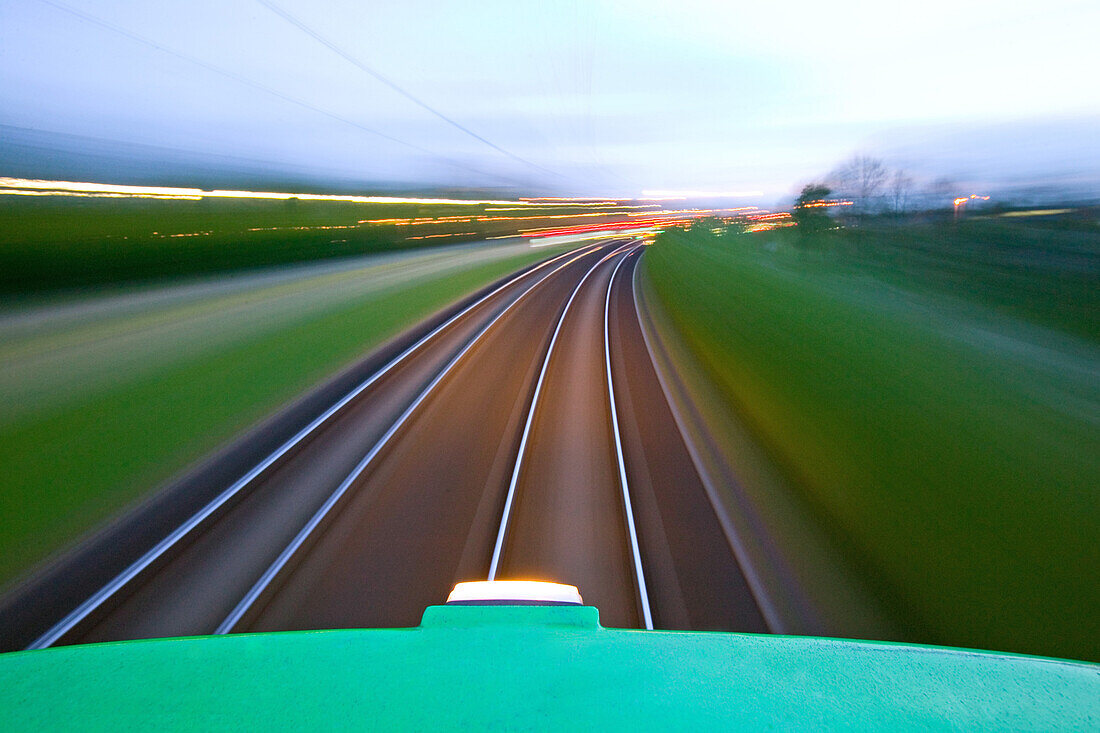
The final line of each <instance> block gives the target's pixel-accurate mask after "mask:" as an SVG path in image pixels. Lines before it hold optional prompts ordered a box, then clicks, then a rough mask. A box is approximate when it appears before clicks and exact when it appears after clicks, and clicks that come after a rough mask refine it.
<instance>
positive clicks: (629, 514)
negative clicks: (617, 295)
mask: <svg viewBox="0 0 1100 733" xmlns="http://www.w3.org/2000/svg"><path fill="white" fill-rule="evenodd" d="M631 251H633V250H631ZM628 257H630V253H629V252H628V253H627V255H626V257H623V258H622V259H621V260H619V261H618V262H616V263H615V269H614V270H612V271H611V279H610V280H608V281H607V297H606V298H605V299H604V304H603V355H604V364H605V365H606V367H607V395H608V397H609V399H610V403H611V432H612V433H613V434H614V436H615V457H616V458H617V459H618V463H619V485H620V486H621V487H622V491H623V508H624V509H625V510H626V528H627V533H628V534H629V536H630V553H631V556H632V557H633V559H634V577H635V580H636V582H637V588H638V600H639V602H640V603H641V606H642V619H643V621H645V627H646V628H647V629H649V630H652V629H653V614H652V613H651V612H650V609H649V593H648V592H647V591H646V584H645V574H644V573H643V572H642V553H641V551H640V550H639V549H638V532H637V529H636V528H635V526H634V509H633V507H632V506H631V503H630V488H629V484H628V483H627V480H626V461H625V460H624V459H623V441H622V437H621V436H620V435H619V415H618V410H617V409H616V407H615V385H614V383H613V381H612V379H611V335H610V333H611V331H610V328H609V323H610V320H611V288H612V287H613V286H614V285H615V275H617V274H618V272H619V268H620V267H622V265H623V263H624V262H626V260H627V258H628Z"/></svg>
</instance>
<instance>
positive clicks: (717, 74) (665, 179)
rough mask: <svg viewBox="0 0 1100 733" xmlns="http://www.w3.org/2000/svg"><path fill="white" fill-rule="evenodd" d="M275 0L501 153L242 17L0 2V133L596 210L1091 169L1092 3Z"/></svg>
mask: <svg viewBox="0 0 1100 733" xmlns="http://www.w3.org/2000/svg"><path fill="white" fill-rule="evenodd" d="M275 5H276V7H278V8H282V9H283V10H285V11H286V12H287V13H289V14H290V15H292V16H293V17H295V18H296V19H298V20H299V21H301V23H303V24H305V25H306V26H307V27H308V28H310V29H311V30H313V31H315V32H316V33H317V34H319V35H320V36H322V37H323V38H324V39H325V40H326V41H328V42H330V43H331V44H333V45H334V46H336V47H337V48H338V49H339V50H340V51H343V52H344V53H346V54H348V55H350V56H352V57H354V58H355V59H356V60H358V61H359V62H360V63H361V64H363V65H365V66H367V67H369V68H370V69H372V70H373V71H375V72H376V73H377V74H379V75H382V76H384V77H385V78H386V79H388V80H389V81H391V82H393V84H395V85H397V86H399V87H401V88H402V89H404V90H405V91H407V92H408V93H409V94H411V95H412V96H414V97H416V98H418V99H420V100H421V101H422V102H424V103H425V104H427V105H428V106H430V107H431V108H433V109H435V110H437V111H438V112H440V113H442V114H443V115H445V116H446V117H448V118H450V119H451V120H453V121H454V122H456V123H457V124H459V125H461V126H462V127H465V128H466V129H468V130H469V131H471V132H473V133H475V134H476V135H478V136H480V137H481V138H483V139H484V140H487V141H489V142H490V143H492V144H493V145H495V146H497V148H500V149H503V150H504V151H507V153H509V154H510V155H508V154H505V153H502V152H500V150H497V149H494V148H493V147H491V146H490V145H488V144H486V143H485V142H482V141H479V140H477V139H475V138H474V137H473V136H471V135H469V134H467V133H465V132H463V131H462V130H460V129H458V128H457V127H456V126H453V125H451V124H448V123H447V122H445V121H444V120H442V119H440V118H439V117H437V116H435V115H433V114H432V113H431V112H429V111H428V110H426V109H424V108H423V107H421V106H418V105H417V104H415V103H414V102H412V101H410V99H408V98H407V97H405V96H402V95H401V94H399V93H398V92H396V91H395V90H394V89H392V88H390V87H389V86H387V85H385V84H384V83H382V82H380V81H379V80H378V79H377V78H375V77H373V76H371V75H369V74H368V73H366V72H364V71H363V70H361V69H360V68H357V67H356V66H355V65H353V64H352V63H351V62H349V61H348V60H347V59H345V58H343V57H341V56H340V55H338V53H336V52H334V51H333V50H332V49H330V48H328V47H326V46H325V45H323V44H322V43H321V42H319V41H318V40H317V39H315V38H313V37H311V36H310V35H309V34H308V33H307V32H305V31H303V30H302V29H301V28H299V27H295V26H294V25H292V24H291V23H290V22H288V21H287V20H286V19H284V18H283V17H280V16H279V15H278V14H277V13H276V12H275V11H273V10H272V9H271V8H270V7H267V6H265V4H263V3H261V2H259V1H258V0H231V1H228V2H227V1H225V0H189V1H188V2H168V1H167V0H98V1H93V0H64V2H62V0H57V2H54V0H49V1H48V2H47V1H46V0H0V125H5V126H8V128H18V129H23V130H36V131H45V132H49V133H63V134H68V135H79V136H86V137H88V138H99V139H104V140H108V141H113V142H118V143H125V144H140V145H152V146H158V147H161V148H166V149H173V150H179V151H189V152H197V153H203V154H212V155H221V156H233V157H238V158H246V159H251V160H257V161H263V162H264V163H266V164H269V165H270V166H271V168H272V170H273V171H280V170H309V171H313V172H315V173H317V174H319V175H332V176H334V177H342V178H348V177H351V178H358V179H361V180H373V181H392V182H395V183H409V182H413V183H441V184H472V185H517V184H518V185H529V186H539V185H541V186H545V187H550V188H552V189H554V190H558V191H561V192H570V193H584V194H594V193H603V194H608V195H610V194H619V195H636V194H640V193H641V192H643V191H647V190H648V191H653V190H669V189H672V190H683V189H689V190H706V191H732V192H762V193H761V194H753V195H755V196H760V195H763V196H779V195H785V194H788V193H789V192H790V191H791V190H793V189H794V188H795V187H796V186H797V185H798V184H800V183H804V182H806V181H808V180H811V179H813V178H815V177H818V176H820V175H822V174H823V173H825V172H826V171H828V170H829V169H830V168H831V167H833V166H834V165H835V164H836V163H837V162H838V161H839V160H841V159H842V158H844V157H846V156H848V155H850V154H852V153H853V152H856V151H863V152H869V153H872V154H876V155H880V156H883V157H885V158H886V159H887V161H888V162H890V163H891V164H894V165H904V166H906V167H908V168H910V169H911V170H913V171H914V172H916V173H917V174H918V175H925V176H933V175H939V174H943V175H953V176H956V177H959V176H966V175H968V173H969V174H971V175H973V176H974V177H975V179H976V180H980V179H982V178H983V177H985V178H986V179H988V180H994V179H996V178H998V177H1001V178H1005V177H1007V178H1011V177H1013V176H1014V175H1015V176H1032V177H1036V178H1041V177H1042V176H1043V175H1045V174H1050V175H1059V176H1070V177H1073V176H1085V177H1086V178H1087V177H1088V176H1089V175H1093V176H1094V177H1095V176H1096V171H1097V170H1098V168H1100V142H1098V139H1100V135H1098V134H1097V133H1098V131H1100V92H1098V83H1097V78H1096V75H1097V70H1098V69H1100V43H1098V42H1097V29H1100V3H1098V2H1095V0H1049V1H1048V2H1043V3H1035V2H1033V1H1030V0H1029V1H1028V2H1018V1H1015V0H1001V1H998V2H968V3H959V2H955V1H951V2H948V1H947V0H925V2H920V3H905V4H901V3H879V2H876V3H872V2H857V1H855V0H837V1H836V2H831V3H822V2H805V3H803V2H784V3H765V2H760V3H755V4H749V3H740V2H708V1H706V0H679V1H678V2H656V1H655V0H631V1H630V2H625V1H623V2H618V1H610V0H608V1H598V0H589V1H585V0H578V1H574V2H564V1H555V0H547V1H544V2H514V1H513V2H502V1H498V0H478V1H477V2H466V3H460V2H448V3H444V2H431V1H426V0H405V1H404V2H394V3H380V2H362V1H361V0H315V1H307V0H278V1H277V3H275ZM62 8H69V9H71V10H72V11H76V13H79V14H80V15H81V16H83V17H78V15H74V14H73V13H72V12H68V11H66V10H64V9H62ZM97 20H98V21H102V22H103V23H106V24H108V25H109V26H112V27H114V28H116V29H118V30H119V31H123V33H120V32H117V31H115V30H111V29H110V28H107V27H104V26H103V25H99V24H97V22H96V21H97ZM125 34H129V35H125ZM133 36H137V37H140V38H142V39H145V40H146V41H148V42H149V43H152V44H156V45H157V46H159V47H160V50H158V49H156V48H153V47H151V46H150V45H148V44H147V43H143V42H142V41H140V40H137V39H136V38H134V37H133ZM196 62H198V63H196ZM230 77H234V78H230ZM259 87H264V88H266V89H267V90H268V91H264V90H263V89H261V88H259ZM325 113H329V114H328V115H327V114H325ZM330 115H335V116H336V117H340V118H343V119H344V120H346V121H341V120H338V119H335V118H334V117H333V116H330ZM348 121H350V122H353V123H355V125H359V126H360V127H356V126H354V125H353V124H349V123H348ZM362 128H369V129H370V130H373V131H375V132H377V133H382V134H383V135H385V136H388V137H390V138H394V139H396V140H397V141H400V142H396V141H395V140H393V139H386V138H385V137H382V136H379V135H377V134H374V133H372V132H368V131H367V130H364V129H362ZM1021 141H1022V142H1021ZM2 144H3V143H2V141H0V145H2ZM2 174H3V171H0V175H2Z"/></svg>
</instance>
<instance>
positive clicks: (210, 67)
mask: <svg viewBox="0 0 1100 733" xmlns="http://www.w3.org/2000/svg"><path fill="white" fill-rule="evenodd" d="M39 1H40V2H42V3H45V4H46V5H49V6H51V7H53V8H55V9H57V10H61V11H63V12H66V13H68V14H70V15H72V16H74V17H76V18H79V19H80V20H83V21H85V22H86V23H91V24H92V25H96V26H99V27H100V28H105V29H107V30H109V31H111V32H113V33H117V34H119V35H122V36H125V37H126V38H129V39H130V40H132V41H136V42H138V43H140V44H142V45H145V46H148V47H150V48H153V49H156V50H157V51H160V52H162V53H165V54H167V55H169V56H172V57H174V58H177V59H180V60H181V61H186V62H187V63H189V64H194V65H195V66H199V67H201V68H203V69H206V70H207V71H210V72H213V73H215V74H218V75H219V76H224V77H226V78H227V79H231V80H233V81H235V82H237V83H238V84H243V85H244V86H247V87H250V88H252V89H256V90H258V91H261V92H264V93H265V94H269V95H271V96H273V97H276V98H278V99H281V100H283V101H284V102H289V103H291V104H294V105H297V106H299V107H303V108H305V109H308V110H310V111H313V112H316V113H318V114H322V115H324V116H325V117H329V118H331V119H334V120H337V121H338V122H342V123H344V124H346V125H350V126H351V127H354V128H356V129H358V130H361V131H362V132H366V133H370V134H371V135H375V136H377V137H380V138H383V139H385V140H389V141H391V142H394V143H397V144H398V145H403V146H405V147H407V148H410V149H412V150H416V151H417V152H420V153H423V154H425V155H429V156H432V157H434V158H437V159H439V160H443V161H446V162H448V163H450V164H451V165H454V166H456V167H459V168H464V169H465V170H468V171H470V172H473V173H477V174H478V175H482V176H489V177H495V178H500V179H503V180H512V181H513V182H515V181H514V179H510V178H508V177H506V176H501V175H499V174H493V173H489V172H487V171H483V170H480V169H478V168H474V167H472V166H469V165H466V164H465V163H462V162H460V161H457V160H454V159H453V158H449V157H447V156H445V155H440V154H439V153H436V152H434V151H431V150H428V149H427V148H422V147H420V146H419V145H417V144H415V143H410V142H408V141H406V140H401V139H400V138H396V137H393V136H392V135H387V134H386V133H384V132H380V131H378V130H375V129H373V128H371V127H367V126H366V125H362V124H359V123H358V122H356V121H354V120H350V119H348V118H347V117H343V116H341V115H338V114H336V113H335V112H330V111H329V110H326V109H323V108H321V107H317V106H315V105H312V104H310V103H309V102H304V101H302V100H300V99H296V98H295V97H291V96H289V95H287V94H283V93H282V92H280V91H278V90H276V89H272V88H271V87H269V86H267V85H265V84H261V83H260V82H258V81H254V80H252V79H249V78H247V77H244V76H241V75H240V74H237V73H235V72H233V71H230V70H228V69H223V68H222V67H220V66H215V65H214V64H211V63H208V62H206V61H203V60H201V59H198V58H195V57H193V56H189V55H187V54H185V53H182V52H180V51H176V50H174V49H171V48H168V47H166V46H162V45H160V44H159V43H157V42H156V41H152V40H150V39H148V38H145V37H144V36H140V35H138V34H137V33H133V32H131V31H128V30H126V29H125V28H122V27H120V26H117V25H115V24H114V23H110V22H108V21H106V20H103V19H102V18H98V17H96V16H94V15H91V14H89V13H85V12H83V11H80V10H77V9H76V8H72V7H69V6H68V5H65V4H63V3H60V2H57V1H56V0H39Z"/></svg>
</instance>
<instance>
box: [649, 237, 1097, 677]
mask: <svg viewBox="0 0 1100 733" xmlns="http://www.w3.org/2000/svg"><path fill="white" fill-rule="evenodd" d="M816 245H817V246H814V247H805V246H802V241H801V239H800V236H799V235H798V234H797V233H795V232H794V231H791V230H780V231H774V232H761V233H758V234H746V235H735V236H714V235H703V234H702V233H698V232H693V233H691V234H685V233H683V232H675V231H670V232H668V233H666V234H664V235H662V236H661V237H660V238H659V239H658V241H657V244H656V245H655V246H653V247H651V248H650V249H649V250H648V251H647V253H646V257H645V259H644V260H643V262H644V263H645V274H646V276H647V277H648V278H649V280H650V281H651V283H652V285H653V287H654V288H655V291H656V293H657V295H658V297H659V298H660V299H661V301H662V302H663V304H664V306H665V307H666V308H667V310H668V312H669V314H670V317H671V318H672V319H673V323H674V325H675V326H676V327H677V328H678V330H680V331H681V332H682V334H683V335H684V337H685V339H686V341H687V343H688V344H689V346H690V348H691V349H692V350H693V351H694V353H695V354H696V355H697V356H698V357H699V358H700V360H701V361H702V363H703V364H704V365H705V366H706V367H707V369H708V370H709V371H710V373H711V375H712V377H713V378H714V380H715V383H716V384H717V385H718V386H719V388H720V389H721V390H722V391H723V392H724V393H725V395H727V398H728V405H729V407H730V409H732V410H733V411H734V412H735V413H736V414H737V415H739V416H740V418H741V419H742V420H743V422H744V423H745V424H746V425H748V426H749V427H750V429H751V430H752V431H753V432H754V433H755V434H756V435H757V436H758V438H759V441H760V443H761V445H763V446H764V447H765V448H766V449H767V450H768V452H769V453H770V454H771V455H772V456H773V457H774V460H775V462H776V464H777V466H779V468H780V470H782V471H783V472H784V473H785V474H786V475H787V476H788V477H789V479H790V480H791V482H792V484H793V485H795V486H797V487H799V488H800V494H801V499H802V500H803V501H805V502H806V504H807V506H808V507H809V508H810V510H811V511H812V512H813V513H814V515H815V516H817V517H818V518H819V520H820V522H821V524H822V526H823V527H825V528H826V529H827V530H828V531H829V532H830V534H831V535H832V536H833V538H834V539H835V541H836V543H837V545H838V547H840V548H841V549H842V551H844V552H845V553H846V554H847V556H848V557H849V559H850V561H851V563H852V565H853V567H855V568H857V569H859V571H860V572H861V574H862V575H863V576H864V577H865V578H867V580H868V582H870V583H871V584H872V586H873V587H874V588H875V589H877V593H878V594H879V596H880V597H881V598H882V600H883V602H884V603H886V604H887V606H888V607H890V608H892V609H893V613H894V615H895V617H896V619H897V621H898V623H899V624H900V625H901V626H902V627H903V628H905V629H907V630H908V631H907V633H908V636H909V637H910V638H911V639H913V640H916V641H923V642H932V643H945V644H951V645H957V646H972V647H981V648H989V649H1000V650H1012V651H1022V652H1031V653H1038V654H1049V655H1054V656H1063V657H1073V658H1085V659H1092V660H1100V593H1098V591H1097V589H1096V574H1097V571H1098V570H1100V543H1097V542H1096V533H1097V527H1098V526H1100V492H1098V491H1097V487H1100V419H1098V416H1100V380H1098V379H1097V373H1098V371H1100V330H1098V319H1100V301H1098V299H1100V294H1098V292H1097V291H1098V289H1097V287H1096V283H1097V273H1098V272H1100V232H1098V231H1097V227H1096V219H1095V216H1092V217H1091V218H1090V217H1085V218H1083V219H1062V220H1055V219H1045V220H1042V221H1040V220H1015V221H1009V220H1003V219H992V218H991V219H982V220H973V221H965V222H960V224H959V225H958V226H955V225H953V224H951V222H950V221H939V222H936V221H931V222H924V223H910V224H893V225H887V224H885V223H882V222H870V223H868V225H867V226H864V227H862V228H861V229H860V230H858V231H842V232H828V233H825V234H822V235H820V236H819V237H818V239H817V240H816Z"/></svg>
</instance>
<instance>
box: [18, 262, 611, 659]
mask: <svg viewBox="0 0 1100 733" xmlns="http://www.w3.org/2000/svg"><path fill="white" fill-rule="evenodd" d="M600 244H601V243H598V242H597V243H594V244H591V245H586V246H584V247H581V248H578V249H577V250H571V251H570V252H564V253H562V254H560V255H558V256H556V257H552V258H550V259H548V260H546V261H545V262H541V263H539V264H538V265H536V266H534V267H532V268H530V269H527V270H524V271H523V272H521V273H519V274H518V275H516V276H515V277H513V278H511V279H510V280H508V281H507V282H505V283H503V284H501V285H500V286H498V287H497V288H494V289H493V290H492V292H490V293H487V294H486V295H484V296H482V297H481V298H479V299H478V300H477V301H475V302H474V303H471V304H470V305H468V306H466V307H465V308H463V309H462V310H461V311H459V312H458V313H456V314H455V315H453V316H451V317H450V318H448V319H447V320H446V321H445V322H444V323H442V324H441V325H439V326H437V327H436V328H435V329H433V330H432V331H431V332H430V333H428V334H427V335H426V336H423V337H421V338H420V339H419V340H418V341H416V343H414V344H413V345H412V346H409V347H408V348H407V349H405V350H404V351H402V352H401V353H400V354H399V355H398V356H396V357H394V358H393V359H392V360H390V361H389V362H388V363H387V364H386V365H385V366H383V367H382V368H381V369H379V370H378V371H376V372H375V373H374V374H372V375H371V376H370V377H369V378H367V379H366V380H365V381H363V382H362V383H360V384H359V385H358V386H357V387H355V388H354V389H353V390H352V391H351V392H349V393H348V394H346V395H345V396H344V397H342V398H341V399H340V400H339V401H337V402H336V403H335V404H334V405H332V406H331V407H329V408H328V409H327V410H325V411H324V412H323V413H321V415H320V416H318V417H317V418H315V419H314V420H313V421H312V422H310V423H309V424H308V425H306V427H304V428H302V429H301V430H300V431H298V432H297V433H295V434H294V436H292V437H291V438H290V439H289V440H287V441H286V442H285V443H283V444H282V445H281V446H279V447H278V448H277V449H276V450H275V451H274V452H272V453H271V454H269V455H268V456H267V457H266V458H264V459H263V460H262V461H260V463H258V464H256V466H254V467H253V468H252V469H251V470H249V471H248V472H247V473H245V474H244V475H243V476H241V477H240V478H239V479H237V480H236V481H235V482H233V483H232V484H231V485H230V486H229V487H228V488H226V489H225V490H224V491H222V492H221V493H220V494H218V496H216V497H215V498H214V499H212V500H211V501H210V502H208V503H207V504H206V505H205V506H203V508H202V509H200V510H199V511H198V512H196V513H195V514H193V515H191V517H190V518H188V519H187V521H185V522H184V523H183V524H181V525H179V526H178V527H177V528H176V529H175V530H173V531H172V532H171V533H170V534H169V535H168V536H167V537H165V538H164V539H162V540H161V541H160V542H158V543H157V544H156V545H154V546H153V547H152V548H151V549H150V550H148V551H147V552H146V553H145V554H143V555H142V556H141V557H140V558H138V559H137V560H136V561H134V562H133V563H132V564H130V565H129V566H128V567H127V568H126V569H125V570H123V571H122V572H121V573H119V574H118V575H116V576H115V577H114V578H113V579H111V581H110V582H108V583H107V584H106V585H104V586H103V587H102V588H100V589H99V590H98V591H96V592H95V593H93V594H92V595H91V596H90V597H89V598H88V599H86V600H85V601H84V602H83V603H81V604H80V605H79V606H77V607H76V608H75V609H73V610H72V611H71V612H69V613H68V614H67V615H66V616H65V617H63V618H62V619H61V620H60V621H58V622H57V623H56V624H54V625H53V626H51V627H50V628H49V630H47V631H46V632H45V633H44V634H42V635H41V636H39V637H38V638H37V639H35V640H34V641H33V642H31V644H30V645H29V646H27V649H44V648H46V647H49V646H51V645H53V644H54V643H56V642H57V641H58V640H59V639H61V638H62V637H63V636H64V635H65V634H67V633H69V632H70V631H72V629H73V628H75V627H76V626H77V625H78V624H79V623H80V622H82V621H83V620H84V619H86V618H87V617H88V616H89V615H90V614H91V613H92V612H94V611H95V610H96V609H97V608H99V607H100V606H102V605H103V604H104V603H105V602H106V601H107V600H108V599H110V598H111V597H112V596H113V595H114V594H115V593H117V592H118V591H119V590H121V589H122V588H123V587H124V586H125V585H126V584H127V583H129V582H130V581H132V580H133V579H134V578H136V577H137V576H138V575H139V574H141V572H142V571H144V570H145V569H146V568H148V567H149V566H150V565H152V564H153V563H154V562H156V561H157V560H158V559H159V558H160V557H162V556H163V555H164V554H165V553H166V552H167V551H168V550H170V549H171V548H172V547H174V546H175V545H176V544H177V543H178V542H179V541H180V540H182V539H183V538H184V537H185V536H187V535H188V534H190V533H191V532H192V531H193V530H194V529H195V528H196V527H198V526H199V525H201V524H202V523H203V522H204V521H205V520H206V519H207V518H208V517H210V516H211V515H212V514H214V513H215V512H216V511H217V510H218V509H220V508H221V507H222V506H224V505H225V504H226V503H227V502H228V501H229V500H231V499H232V498H233V497H234V496H236V495H237V494H238V493H240V491H241V490H242V489H244V488H245V487H246V486H248V484H250V483H251V482H252V481H253V480H254V479H256V477H258V476H259V475H261V474H262V473H263V472H264V471H266V470H267V469H268V468H269V467H271V465H272V464H274V463H275V462H276V461H278V460H279V459H280V458H282V457H283V456H284V455H286V454H287V453H288V452H289V451H291V450H292V449H293V448H294V447H295V446H297V445H298V444H299V443H300V442H302V440H304V439H305V438H306V437H308V436H309V435H310V434H312V433H313V432H314V431H315V430H316V429H317V428H319V427H320V426H321V425H323V424H324V423H325V422H327V421H328V420H329V419H330V418H331V417H332V416H333V415H335V414H336V413H337V412H339V411H340V410H341V409H343V408H344V407H345V406H346V405H347V404H348V403H349V402H351V401H352V400H354V399H355V398H356V397H358V396H359V395H360V394H362V393H363V392H364V391H365V390H366V389H368V388H369V387H370V386H371V385H373V384H374V383H375V382H377V381H378V380H379V379H381V378H382V377H383V376H385V375H386V374H387V373H389V372H390V371H391V370H392V369H393V368H394V367H396V366H397V365H398V364H400V363H401V362H402V361H404V360H405V359H406V358H408V357H409V356H410V355H412V354H413V353H415V352H416V351H418V350H419V349H420V348H421V347H422V346H424V345H425V344H426V343H428V342H429V341H431V340H432V339H434V338H435V337H436V336H438V335H439V334H440V333H442V332H443V331H445V330H446V329H447V328H449V327H450V326H452V325H453V324H454V323H455V322H457V321H458V320H459V319H461V318H463V317H464V316H466V315H467V314H469V313H470V312H471V311H473V310H474V309H475V308H477V307H478V306H480V305H482V304H484V303H486V302H488V301H489V300H490V299H492V298H494V297H496V296H497V295H499V294H500V293H501V292H503V291H504V290H505V289H507V288H509V287H511V286H512V285H514V284H515V283H517V282H519V281H520V280H522V279H523V278H526V277H528V276H530V275H532V274H533V273H535V272H537V271H539V270H541V269H543V268H544V267H547V266H549V265H551V264H553V263H554V262H557V261H558V260H561V259H562V258H564V257H568V256H569V255H571V254H575V253H577V252H579V251H580V252H583V251H585V250H590V249H591V248H593V247H597V246H599V245H600ZM585 253H586V254H587V252H585Z"/></svg>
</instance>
